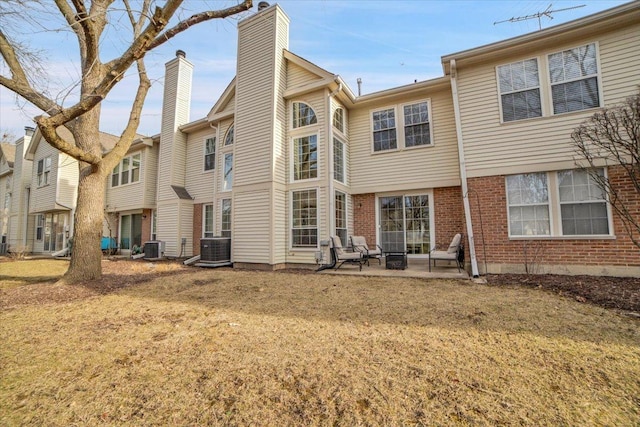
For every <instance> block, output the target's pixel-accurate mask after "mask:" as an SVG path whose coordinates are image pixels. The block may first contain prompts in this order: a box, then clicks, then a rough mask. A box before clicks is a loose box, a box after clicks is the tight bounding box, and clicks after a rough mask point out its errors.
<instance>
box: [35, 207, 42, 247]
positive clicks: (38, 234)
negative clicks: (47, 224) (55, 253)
mask: <svg viewBox="0 0 640 427" xmlns="http://www.w3.org/2000/svg"><path fill="white" fill-rule="evenodd" d="M43 239H44V215H43V214H37V215H36V240H37V241H38V242H42V240H43Z"/></svg>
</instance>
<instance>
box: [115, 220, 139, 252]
mask: <svg viewBox="0 0 640 427" xmlns="http://www.w3.org/2000/svg"><path fill="white" fill-rule="evenodd" d="M134 245H137V246H138V247H140V246H142V214H133V215H122V216H121V217H120V249H133V246H134Z"/></svg>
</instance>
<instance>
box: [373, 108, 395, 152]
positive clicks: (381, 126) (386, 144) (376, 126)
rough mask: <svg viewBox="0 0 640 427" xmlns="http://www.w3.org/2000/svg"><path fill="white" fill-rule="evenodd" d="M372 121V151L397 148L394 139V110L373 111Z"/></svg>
mask: <svg viewBox="0 0 640 427" xmlns="http://www.w3.org/2000/svg"><path fill="white" fill-rule="evenodd" d="M371 119H372V121H373V151H384V150H395V149H396V148H398V141H397V138H396V110H395V109H394V108H388V109H386V110H379V111H374V112H373V113H372V118H371Z"/></svg>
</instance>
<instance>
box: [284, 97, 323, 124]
mask: <svg viewBox="0 0 640 427" xmlns="http://www.w3.org/2000/svg"><path fill="white" fill-rule="evenodd" d="M300 104H304V105H306V106H307V108H308V109H309V111H310V112H311V114H308V115H306V116H304V117H305V118H307V117H308V121H309V123H303V120H302V117H301V116H300V114H299V113H298V114H297V115H296V106H299V105H300ZM314 120H315V121H314ZM304 121H305V122H306V120H304ZM289 123H290V126H291V129H301V128H307V127H309V126H316V125H317V124H318V114H317V113H316V110H315V108H313V107H312V106H311V103H309V102H306V101H300V100H298V101H291V122H289Z"/></svg>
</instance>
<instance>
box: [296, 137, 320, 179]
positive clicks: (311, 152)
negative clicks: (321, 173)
mask: <svg viewBox="0 0 640 427" xmlns="http://www.w3.org/2000/svg"><path fill="white" fill-rule="evenodd" d="M317 177H318V136H317V135H309V136H303V137H300V138H293V180H294V181H300V180H303V179H312V178H317Z"/></svg>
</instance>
